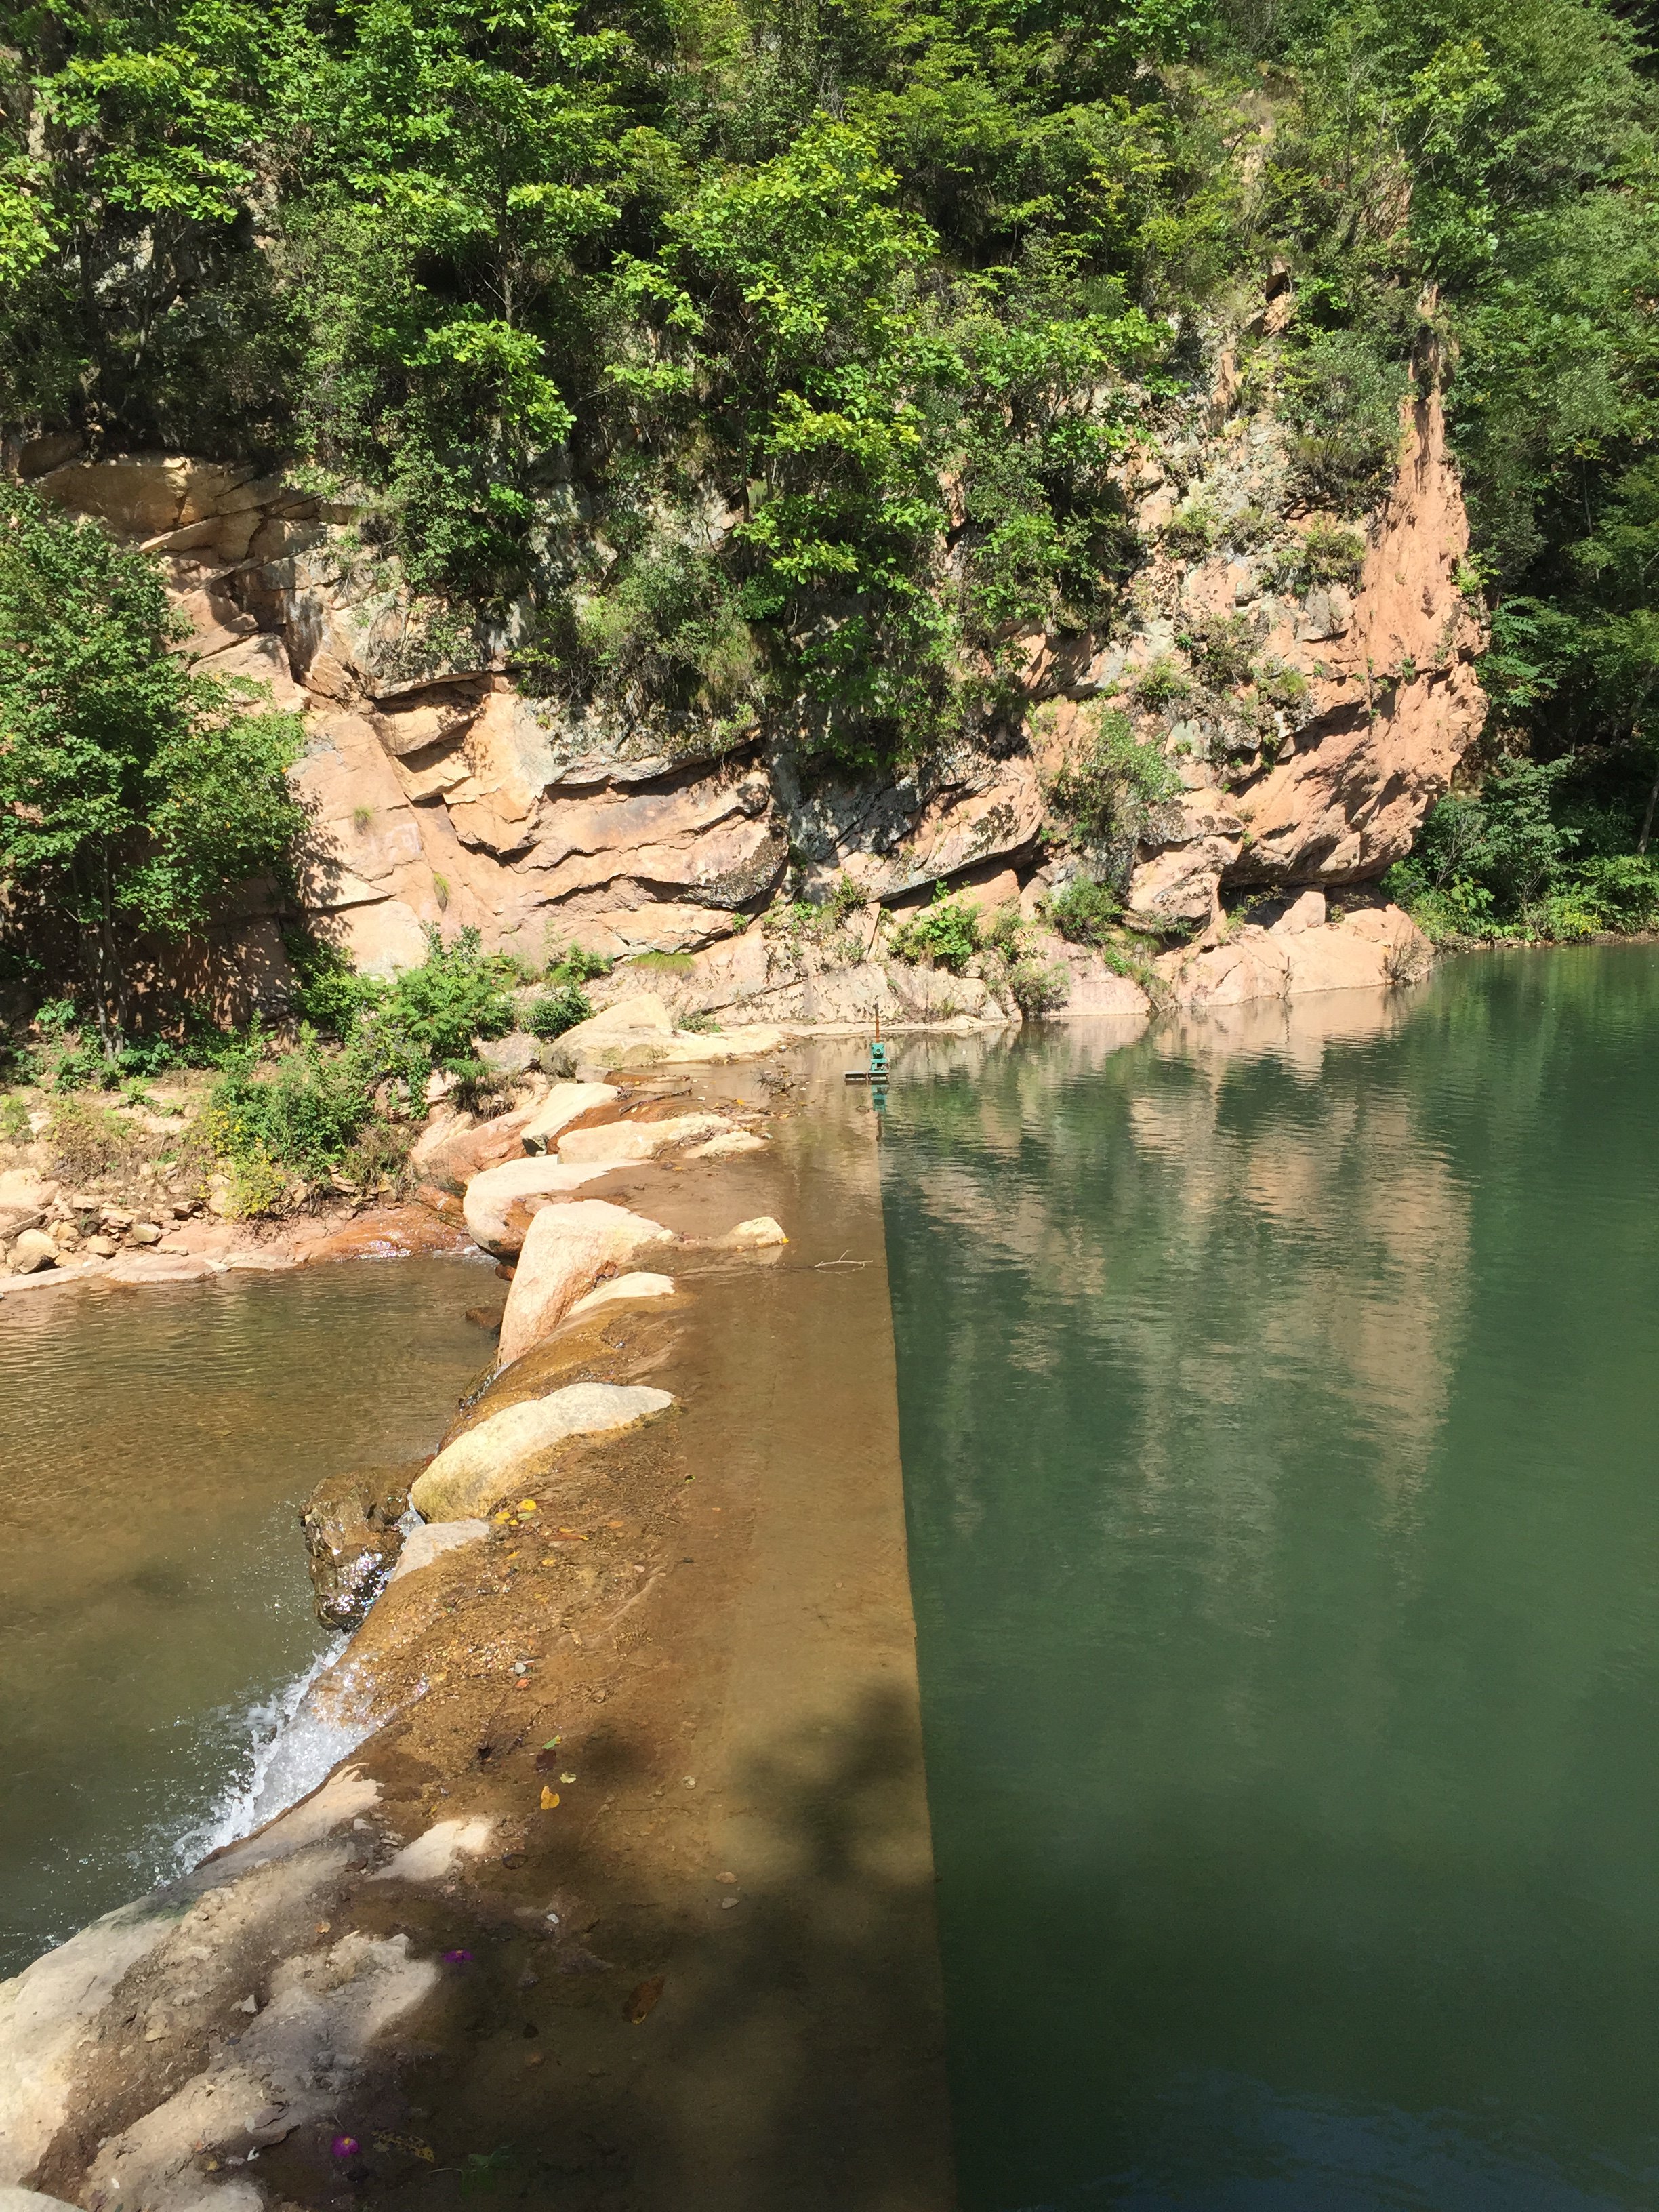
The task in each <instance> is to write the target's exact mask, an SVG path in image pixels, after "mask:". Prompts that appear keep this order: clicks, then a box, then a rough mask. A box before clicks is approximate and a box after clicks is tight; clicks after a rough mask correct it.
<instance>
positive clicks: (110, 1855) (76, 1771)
mask: <svg viewBox="0 0 1659 2212" xmlns="http://www.w3.org/2000/svg"><path fill="white" fill-rule="evenodd" d="M495 1287H496V1286H495V1285H494V1284H493V1283H490V1282H489V1281H488V1278H487V1276H486V1275H484V1273H483V1271H482V1270H479V1269H477V1268H475V1267H469V1266H466V1265H465V1264H463V1263H461V1262H459V1261H453V1260H429V1259H428V1260H405V1261H396V1262H392V1261H383V1262H370V1261H358V1262H352V1263H349V1264H341V1265H337V1266H332V1267H313V1268H310V1269H307V1270H304V1271H302V1272H301V1273H295V1274H289V1275H275V1276H267V1275H249V1274H240V1275H239V1274H232V1275H228V1276H225V1277H222V1278H220V1279H217V1280H216V1281H212V1282H207V1283H200V1284H191V1285H174V1286H170V1287H167V1288H161V1289H153V1290H148V1291H143V1292H132V1291H107V1292H98V1291H90V1292H89V1291H85V1290H82V1289H64V1290H62V1291H57V1290H52V1291H30V1292H27V1293H25V1294H22V1295H20V1296H18V1297H12V1298H8V1299H6V1300H5V1301H4V1303H3V1304H0V1975H3V1974H9V1973H14V1972H16V1971H17V1969H18V1968H19V1967H21V1966H24V1965H26V1964H27V1962H28V1960H30V1959H32V1958H34V1957H36V1956H37V1955H38V1954H40V1952H41V1951H43V1950H45V1949H46V1948H48V1946H49V1945H51V1944H52V1943H53V1942H58V1941H61V1939H62V1938H63V1937H64V1936H66V1935H68V1934H70V1932H71V1931H72V1930H73V1929H76V1928H78V1927H80V1926H81V1925H82V1923H84V1922H86V1921H88V1920H89V1919H91V1918H92V1917H94V1915H96V1914H98V1913H100V1912H103V1911H108V1910H109V1909H110V1908H111V1907H112V1906H113V1905H118V1904H120V1903H122V1902H123V1901H124V1900H125V1899H127V1898H129V1897H132V1896H136V1895H137V1894H139V1893H142V1892H143V1890H145V1889H146V1888H148V1887H150V1886H151V1885H152V1884H153V1883H154V1882H155V1881H158V1880H161V1879H163V1878H165V1877H166V1876H167V1875H171V1874H172V1873H173V1872H174V1871H176V1870H177V1869H179V1866H180V1865H181V1864H182V1863H188V1862H190V1861H191V1860H193V1859H194V1858H195V1857H199V1856H200V1854H201V1852H202V1851H203V1850H205V1849H207V1848H209V1847H210V1845H211V1844H213V1843H214V1842H216V1841H220V1840H223V1839H225V1837H226V1836H227V1835H228V1833H229V1832H234V1831H235V1830H236V1829H237V1828H238V1827H239V1826H240V1825H241V1820H240V1819H239V1813H240V1814H243V1815H244V1817H246V1815H247V1814H248V1813H249V1812H250V1811H251V1812H252V1817H258V1808H253V1807H252V1806H251V1803H250V1801H251V1796H252V1792H253V1791H254V1790H257V1787H258V1782H259V1780H260V1760H261V1756H262V1753H263V1750H264V1745H265V1744H266V1742H267V1741H269V1739H270V1735H271V1734H272V1732H273V1729H274V1727H275V1723H276V1720H277V1718H278V1717H280V1711H281V1705H282V1700H283V1695H284V1692H291V1691H292V1690H294V1688H295V1686H296V1684H297V1683H298V1682H299V1681H300V1680H302V1679H303V1677H304V1674H305V1672H306V1669H307V1668H308V1667H309V1666H311V1665H312V1664H313V1662H315V1661H317V1660H318V1659H319V1657H321V1656H323V1654H324V1653H325V1650H328V1649H329V1648H331V1638H329V1636H328V1635H327V1633H326V1632H325V1631H324V1630H323V1629H321V1628H320V1627H319V1626H318V1623H317V1620H316V1616H315V1614H314V1613H313V1610H312V1603H311V1585H310V1582H309V1579H308V1577H307V1572H306V1565H305V1553H304V1549H303V1547H302V1545H301V1537H300V1531H299V1528H298V1526H297V1523H296V1522H295V1510H296V1509H297V1507H298V1506H299V1504H301V1501H302V1500H303V1499H304V1498H305V1497H306V1496H307V1493H308V1492H310V1491H311V1490H312V1489H313V1487H314V1486H315V1485H316V1484H317V1483H318V1482H319V1480H321V1478H322V1477H323V1476H324V1475H325V1474H331V1473H334V1472H336V1471H338V1470H342V1469H345V1468H351V1467H353V1466H358V1465H362V1466H371V1465H372V1466H384V1465H391V1464H394V1463H397V1462H401V1461H404V1460H408V1459H410V1458H412V1457H416V1456H418V1455H422V1454H423V1453H428V1452H430V1451H432V1450H433V1449H435V1447H436V1445H437V1443H438V1441H439V1439H440V1437H441V1435H442V1433H443V1431H444V1430H445V1428H446V1427H447V1425H448V1423H449V1421H450V1419H452V1418H453V1413H454V1409H455V1401H456V1400H457V1398H458V1396H459V1395H460V1394H461V1392H462V1391H463V1390H464V1389H465V1388H466V1386H467V1385H468V1384H469V1383H471V1381H472V1380H473V1379H474V1378H475V1377H476V1376H477V1375H478V1374H479V1372H480V1370H482V1369H483V1368H484V1367H485V1366H486V1365H487V1364H488V1362H489V1353H490V1346H489V1340H488V1339H487V1338H486V1337H484V1336H483V1335H482V1334H480V1333H479V1331H478V1330H477V1328H472V1327H471V1326H470V1325H469V1324H468V1323H467V1322H466V1321H465V1309H466V1308H467V1306H468V1305H469V1304H474V1303H477V1302H480V1301H482V1302H483V1303H486V1304H490V1303H493V1301H492V1300H489V1298H487V1297H485V1296H484V1292H485V1291H486V1290H488V1291H494V1290H495ZM317 1778H320V1776H319V1777H317Z"/></svg>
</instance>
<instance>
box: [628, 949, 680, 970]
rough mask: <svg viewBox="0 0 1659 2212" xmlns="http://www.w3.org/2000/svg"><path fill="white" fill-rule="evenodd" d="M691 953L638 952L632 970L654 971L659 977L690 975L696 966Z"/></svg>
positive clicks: (631, 962) (631, 964) (633, 960)
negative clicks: (644, 969)
mask: <svg viewBox="0 0 1659 2212" xmlns="http://www.w3.org/2000/svg"><path fill="white" fill-rule="evenodd" d="M696 964H697V963H696V961H695V960H694V959H693V958H692V957H691V955H690V953H689V952H636V953H635V955H634V957H633V959H632V960H631V961H630V962H629V967H631V968H646V969H653V970H654V971H655V972H656V973H657V974H658V975H690V974H691V972H692V970H693V969H695V968H696Z"/></svg>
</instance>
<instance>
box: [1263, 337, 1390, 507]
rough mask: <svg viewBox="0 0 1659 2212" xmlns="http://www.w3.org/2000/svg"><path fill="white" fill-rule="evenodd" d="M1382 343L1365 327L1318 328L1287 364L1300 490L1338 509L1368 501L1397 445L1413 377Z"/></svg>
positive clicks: (1386, 471)
mask: <svg viewBox="0 0 1659 2212" xmlns="http://www.w3.org/2000/svg"><path fill="white" fill-rule="evenodd" d="M1387 346H1388V341H1387V339H1386V338H1385V337H1383V336H1382V335H1381V334H1378V333H1376V332H1373V331H1368V330H1363V329H1358V330H1347V331H1315V332H1314V333H1313V334H1312V335H1311V337H1310V338H1309V339H1308V340H1307V342H1306V343H1305V344H1304V346H1303V348H1302V349H1301V350H1300V351H1299V352H1298V353H1296V354H1294V355H1292V356H1291V359H1290V361H1289V362H1288V363H1287V364H1286V368H1285V380H1284V381H1285V407H1286V411H1287V412H1288V413H1289V415H1290V416H1291V420H1292V422H1294V423H1295V424H1296V426H1297V435H1296V436H1295V437H1294V438H1293V439H1292V441H1291V453H1292V456H1293V458H1294V460H1295V465H1296V476H1297V489H1299V490H1300V491H1301V492H1302V494H1303V495H1304V497H1306V498H1309V499H1310V500H1319V501H1322V502H1324V503H1326V504H1328V505H1329V506H1331V507H1335V508H1336V509H1337V511H1338V512H1339V513H1344V514H1351V513H1356V512H1357V511H1358V509H1360V508H1361V507H1369V506H1370V504H1371V502H1372V501H1373V500H1375V498H1376V495H1377V494H1378V492H1379V491H1380V490H1381V489H1383V484H1384V483H1385V482H1386V480H1387V478H1388V477H1389V474H1390V473H1391V472H1392V471H1393V468H1394V465H1395V456H1396V455H1397V454H1398V453H1399V451H1400V438H1401V427H1400V409H1401V402H1402V401H1403V400H1404V398H1405V397H1406V394H1407V392H1408V391H1409V389H1410V378H1409V377H1408V375H1407V370H1406V367H1405V364H1404V362H1401V361H1399V360H1396V359H1392V358H1390V357H1389V352H1388V350H1387Z"/></svg>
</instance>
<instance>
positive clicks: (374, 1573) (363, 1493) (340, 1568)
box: [300, 1468, 417, 1628]
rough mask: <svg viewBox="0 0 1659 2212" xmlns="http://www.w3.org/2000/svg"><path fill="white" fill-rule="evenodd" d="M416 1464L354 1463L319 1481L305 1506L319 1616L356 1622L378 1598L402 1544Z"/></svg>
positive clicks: (303, 1524) (342, 1624)
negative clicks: (366, 1465) (381, 1465)
mask: <svg viewBox="0 0 1659 2212" xmlns="http://www.w3.org/2000/svg"><path fill="white" fill-rule="evenodd" d="M416 1472H417V1469H416V1468H353V1469H352V1470H350V1471H349V1472H348V1473H346V1474H334V1475H330V1476H328V1477H327V1478H326V1480H324V1481H322V1482H319V1484H318V1486H317V1487H316V1489H315V1490H313V1492H312V1493H311V1495H310V1497H309V1498H307V1500H306V1502H305V1504H303V1505H302V1506H301V1509H300V1528H301V1533H302V1534H303V1535H304V1538H305V1547H306V1559H307V1565H309V1567H310V1570H311V1586H312V1589H313V1592H314V1593H315V1597H316V1605H317V1618H318V1620H320V1621H321V1622H322V1624H323V1626H324V1627H325V1628H355V1627H356V1626H357V1625H358V1623H359V1622H360V1621H361V1620H362V1619H363V1618H364V1616H365V1615H366V1614H367V1613H368V1608H369V1607H370V1606H371V1605H372V1604H373V1603H374V1600H375V1597H376V1596H377V1595H378V1594H379V1592H380V1586H381V1584H382V1583H384V1582H385V1580H386V1576H387V1575H388V1574H389V1573H390V1572H391V1571H392V1568H393V1567H394V1566H395V1565H396V1564H397V1560H398V1553H399V1552H400V1551H401V1549H402V1548H403V1541H404V1540H403V1535H402V1533H401V1531H400V1529H399V1528H398V1523H399V1522H400V1521H401V1520H402V1519H403V1517H404V1514H405V1513H406V1512H407V1511H408V1510H409V1486H410V1482H411V1480H413V1479H414V1476H415V1474H416Z"/></svg>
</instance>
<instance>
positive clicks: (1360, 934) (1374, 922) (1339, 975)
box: [1155, 906, 1433, 1012]
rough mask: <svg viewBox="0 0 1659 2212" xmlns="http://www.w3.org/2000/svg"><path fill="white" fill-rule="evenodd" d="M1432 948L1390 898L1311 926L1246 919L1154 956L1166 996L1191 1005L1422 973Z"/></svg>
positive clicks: (1360, 985)
mask: <svg viewBox="0 0 1659 2212" xmlns="http://www.w3.org/2000/svg"><path fill="white" fill-rule="evenodd" d="M1432 959H1433V952H1432V949H1431V946H1430V945H1429V942H1428V940H1427V939H1426V938H1425V936H1424V935H1423V933H1422V932H1421V930H1419V928H1418V927H1417V925H1416V923H1415V922H1413V921H1412V920H1411V918H1410V916H1409V915H1406V914H1404V913H1402V912H1401V909H1400V908H1398V907H1396V906H1385V907H1380V908H1364V909H1362V910H1361V911H1360V912H1359V913H1358V914H1352V915H1346V916H1345V917H1344V918H1343V919H1342V920H1341V921H1333V922H1326V923H1323V924H1321V925H1318V926H1316V927H1313V928H1310V929H1300V930H1295V931H1291V932H1283V933H1282V932H1280V931H1279V930H1266V929H1256V928H1254V927H1245V928H1243V929H1241V930H1240V931H1239V932H1238V933H1237V935H1236V936H1234V937H1231V938H1230V939H1228V940H1227V942H1226V943H1225V945H1212V946H1210V947H1209V948H1208V949H1207V950H1206V951H1200V952H1175V953H1166V954H1165V955H1164V957H1163V958H1162V959H1160V960H1158V962H1156V963H1155V965H1156V966H1157V968H1158V971H1159V973H1160V974H1161V975H1162V976H1163V978H1164V981H1165V983H1166V984H1167V985H1168V986H1169V990H1170V1000H1171V1002H1172V1003H1173V1004H1174V1005H1176V1006H1181V1007H1186V1008H1188V1009H1190V1010H1191V1011H1193V1012H1202V1011H1203V1010H1204V1009H1205V1008H1206V1007H1221V1006H1248V1005H1249V1004H1250V1003H1252V1002H1253V1001H1255V1000H1262V999H1290V998H1299V997H1302V996H1304V995H1305V994H1310V993H1312V992H1316V991H1362V990H1379V989H1381V988H1382V987H1383V986H1384V985H1385V984H1389V983H1409V982H1416V981H1419V980H1420V978H1421V977H1422V976H1424V975H1426V974H1427V972H1428V969H1429V967H1430V965H1431V962H1432Z"/></svg>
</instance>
